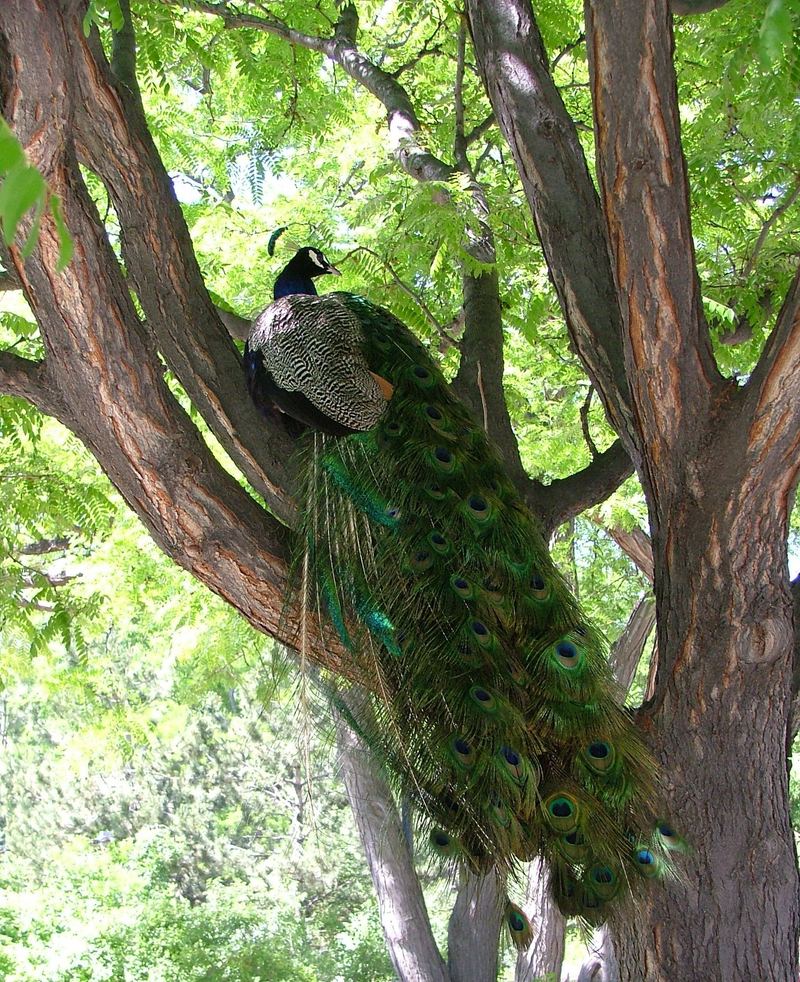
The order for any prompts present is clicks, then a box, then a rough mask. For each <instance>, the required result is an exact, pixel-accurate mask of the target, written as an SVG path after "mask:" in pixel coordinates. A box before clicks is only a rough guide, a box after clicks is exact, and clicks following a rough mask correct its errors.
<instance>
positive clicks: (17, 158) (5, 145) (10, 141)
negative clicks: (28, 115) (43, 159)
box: [0, 116, 25, 174]
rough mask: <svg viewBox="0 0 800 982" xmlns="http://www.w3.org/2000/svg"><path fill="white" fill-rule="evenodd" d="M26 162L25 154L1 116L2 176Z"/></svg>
mask: <svg viewBox="0 0 800 982" xmlns="http://www.w3.org/2000/svg"><path fill="white" fill-rule="evenodd" d="M24 162H25V153H24V151H23V149H22V147H21V146H20V143H19V140H18V139H17V138H16V137H15V136H14V134H13V133H12V132H11V129H10V127H9V125H8V123H7V122H6V121H5V120H4V119H3V118H2V116H0V174H7V173H8V171H10V170H11V169H12V168H13V167H17V166H18V165H19V164H23V163H24Z"/></svg>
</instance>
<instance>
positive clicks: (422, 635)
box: [245, 247, 682, 947]
mask: <svg viewBox="0 0 800 982" xmlns="http://www.w3.org/2000/svg"><path fill="white" fill-rule="evenodd" d="M338 272H339V271H338V270H337V269H336V268H335V267H334V266H332V265H331V263H329V262H328V260H327V259H326V258H325V256H324V255H323V254H322V253H321V252H320V251H319V250H318V249H314V248H310V247H307V248H304V249H300V251H299V252H298V253H297V254H296V255H295V256H294V258H293V259H292V260H291V262H290V263H289V264H288V265H287V266H286V268H285V269H284V270H283V271H282V273H281V274H280V275H279V277H278V279H277V281H276V283H275V298H276V299H275V302H274V303H273V304H271V305H270V306H269V307H267V309H266V310H264V311H263V312H262V313H261V314H260V315H259V316H258V318H257V319H256V321H255V322H254V325H253V328H252V331H251V334H250V337H249V340H248V343H247V347H246V350H245V370H246V374H247V381H248V387H249V390H250V393H251V395H252V397H253V399H254V400H255V402H256V404H257V405H258V406H259V407H260V408H261V409H262V411H264V412H267V413H268V412H270V411H274V409H275V407H277V409H278V410H280V412H281V413H284V414H287V415H289V416H290V417H292V418H293V419H294V420H297V421H299V423H301V424H302V425H303V426H304V427H306V428H309V429H310V430H311V432H310V433H308V434H307V435H306V436H305V437H304V438H303V441H301V442H302V443H303V444H304V451H303V458H302V462H301V464H300V471H301V477H300V491H299V495H298V503H299V508H300V513H301V521H300V528H299V530H298V531H299V536H298V541H299V542H300V543H301V548H302V551H303V555H302V557H301V560H300V566H301V567H302V569H303V570H304V574H305V575H304V576H303V582H304V586H303V590H304V602H305V603H307V604H308V605H309V607H310V608H312V609H315V610H316V611H318V613H319V616H321V617H327V618H328V619H329V620H330V622H331V623H332V624H333V627H334V628H335V631H336V633H337V634H338V636H339V638H340V639H341V641H342V642H343V644H344V645H345V646H346V647H347V648H348V649H349V651H350V652H351V654H352V657H353V659H354V661H355V663H356V664H357V666H358V667H359V669H360V671H361V673H362V674H363V677H364V678H365V679H368V680H369V682H370V689H371V691H372V696H371V699H370V701H369V704H368V705H367V706H366V707H365V708H364V709H363V710H357V709H353V708H352V706H350V707H349V708H348V705H349V704H345V702H342V703H341V705H340V708H341V709H342V710H343V711H344V712H345V713H346V715H347V716H348V718H349V721H350V723H351V724H352V725H353V726H354V728H355V729H356V730H357V732H359V733H360V734H361V735H362V737H363V738H364V740H365V741H366V743H367V745H368V746H369V747H370V748H371V749H372V751H373V752H374V753H375V754H377V756H378V758H379V759H380V760H381V762H382V763H383V765H384V767H385V769H386V771H387V772H388V774H389V775H390V776H391V777H392V778H393V779H394V782H395V784H396V786H397V788H398V790H399V791H400V792H401V793H402V794H404V795H407V796H408V797H409V798H410V800H411V801H413V802H414V804H415V806H416V811H417V813H418V814H419V816H420V821H421V823H422V824H423V825H424V829H425V832H426V834H427V839H428V842H429V844H430V848H431V850H432V852H433V853H434V854H436V855H438V856H441V857H444V858H445V859H449V860H452V861H453V862H454V863H455V864H457V865H460V866H461V867H462V868H467V869H469V870H472V871H474V872H476V873H481V872H487V871H488V870H489V869H490V868H492V867H496V868H498V869H500V870H502V871H509V872H512V873H513V872H514V871H515V870H516V869H517V868H518V866H519V864H520V862H522V861H526V860H530V859H532V858H533V857H534V856H536V855H541V856H543V857H545V858H546V859H547V861H548V864H549V867H550V870H551V874H550V875H551V890H552V893H553V895H554V897H555V899H556V901H557V903H558V906H559V907H560V909H561V911H562V912H563V913H564V914H565V915H567V916H575V917H579V918H581V919H582V920H583V921H584V922H585V923H587V924H590V925H595V924H599V923H601V922H602V921H604V920H605V919H606V917H607V915H608V913H609V911H610V910H611V909H612V904H611V901H612V900H614V899H615V898H622V897H624V896H631V895H633V894H635V892H636V890H637V888H638V884H640V883H643V882H644V881H646V880H648V879H651V878H654V877H657V876H659V875H661V874H663V873H664V872H665V871H666V870H668V869H670V868H671V863H670V858H669V855H670V852H671V851H674V850H675V849H679V848H681V847H682V840H680V838H679V837H678V836H677V835H676V833H675V832H674V831H673V830H672V829H671V828H670V827H669V825H668V823H667V822H666V821H664V820H661V819H659V818H658V814H659V808H658V804H657V802H658V797H657V792H656V787H655V783H656V782H655V777H654V774H655V766H654V762H653V760H652V759H651V757H650V756H649V754H648V752H647V750H646V749H645V747H644V746H643V744H642V742H641V740H640V738H639V736H638V734H637V731H636V729H635V727H634V725H633V722H632V720H631V718H630V716H629V714H628V712H627V711H626V710H625V709H623V708H621V705H620V693H619V692H618V691H617V690H616V687H615V684H614V681H613V679H612V676H611V673H610V670H609V667H608V664H607V660H606V649H605V644H604V641H603V639H602V637H600V636H599V635H598V633H597V632H596V631H595V630H593V629H592V627H591V626H590V625H588V624H587V623H586V622H585V621H584V619H583V617H582V615H581V611H580V609H579V607H578V605H577V603H576V601H575V600H574V598H573V597H572V595H571V593H570V591H569V589H568V587H567V585H566V583H565V582H564V580H563V578H562V577H561V576H560V575H559V573H558V572H557V571H556V569H555V568H554V566H553V564H552V562H551V560H550V557H549V554H548V550H547V547H546V545H545V543H544V541H543V539H542V536H541V533H540V532H539V529H538V527H537V524H536V522H535V520H534V519H533V517H532V516H531V514H530V513H529V511H528V510H527V509H526V507H525V505H524V504H523V502H522V500H521V499H520V496H519V494H518V493H517V491H516V490H515V488H514V486H513V485H512V483H511V482H510V480H509V479H508V477H507V476H506V474H505V472H504V469H503V465H502V463H501V461H500V459H499V456H498V454H497V453H496V452H495V450H494V449H493V448H492V447H491V445H490V444H489V442H488V441H487V438H486V436H485V434H484V431H483V430H482V429H481V428H480V427H479V426H477V425H476V424H475V422H474V420H473V419H472V418H471V416H470V414H469V412H468V411H467V409H466V408H465V407H464V406H463V405H462V404H461V403H460V402H459V401H458V399H456V398H455V396H454V395H453V394H452V393H451V392H450V390H449V388H448V385H447V383H446V381H445V379H444V377H443V376H442V374H441V372H440V371H439V369H438V367H437V366H436V364H435V363H434V362H433V360H432V359H431V358H430V357H429V355H428V354H427V353H426V350H425V348H424V347H423V345H422V344H421V343H420V342H419V341H418V340H417V339H416V338H415V337H414V336H413V334H412V333H411V332H410V331H409V330H408V329H407V328H406V327H405V326H404V325H403V324H402V323H401V322H400V321H398V320H397V319H396V318H395V317H394V316H393V315H392V314H390V313H389V312H388V311H387V310H384V309H383V308H381V307H379V306H376V305H375V304H372V303H370V302H369V301H368V300H365V299H364V298H362V297H360V296H355V295H353V294H349V293H330V294H326V295H324V296H322V297H320V296H317V291H316V288H315V286H314V279H315V278H316V277H318V276H321V275H323V274H326V273H327V274H333V275H337V274H338ZM506 923H507V926H508V929H509V931H510V934H511V936H512V939H513V940H514V941H515V943H516V944H517V945H518V946H519V947H525V946H526V945H527V944H528V942H529V941H530V925H529V922H528V920H527V918H526V917H525V915H524V914H523V913H522V911H521V910H520V909H519V908H518V907H517V906H515V905H514V904H511V903H509V904H508V906H507V908H506Z"/></svg>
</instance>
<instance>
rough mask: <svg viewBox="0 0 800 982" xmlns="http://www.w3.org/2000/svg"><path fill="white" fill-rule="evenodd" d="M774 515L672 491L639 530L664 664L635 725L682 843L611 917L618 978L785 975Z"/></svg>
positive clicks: (651, 980)
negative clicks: (675, 874) (668, 866)
mask: <svg viewBox="0 0 800 982" xmlns="http://www.w3.org/2000/svg"><path fill="white" fill-rule="evenodd" d="M680 500H681V502H683V500H684V499H682V498H681V499H680ZM778 521H779V519H778V516H776V515H774V514H770V512H769V510H768V508H767V507H765V508H764V509H763V511H761V512H760V513H758V514H754V513H753V512H752V511H751V510H750V509H749V508H748V507H747V502H746V501H742V500H734V501H732V502H720V503H719V507H718V508H717V509H715V510H714V511H713V512H712V511H711V510H710V509H709V508H708V507H703V508H702V509H698V508H696V507H695V508H687V507H685V504H682V503H680V504H679V503H678V502H676V503H675V507H674V508H671V509H670V514H669V515H668V517H667V520H666V522H665V525H664V527H663V530H660V531H658V532H657V533H656V534H655V535H654V549H655V554H656V573H657V575H656V591H657V597H658V603H659V609H660V610H661V612H662V617H661V622H660V624H659V632H658V633H659V650H660V651H662V652H665V653H666V658H665V659H664V660H665V661H667V662H668V663H669V664H671V666H672V671H671V672H670V674H669V675H667V674H666V673H665V672H662V673H660V674H659V678H658V682H657V688H656V696H655V705H654V707H653V712H652V716H651V717H650V718H649V719H647V720H646V725H647V728H648V732H649V734H650V739H651V741H652V745H653V747H654V749H655V750H656V752H657V753H658V756H659V757H660V758H661V759H662V761H663V762H664V773H665V775H666V777H667V780H668V782H669V787H668V793H669V811H670V814H669V820H670V821H671V822H672V823H673V824H674V825H675V826H676V827H678V828H679V829H680V830H681V831H682V832H683V833H685V835H686V837H687V839H688V840H689V844H690V851H689V852H688V854H687V855H685V856H680V857H678V859H677V864H676V865H677V867H678V871H679V879H675V880H668V881H667V883H666V884H665V887H664V892H661V891H653V892H651V893H650V894H649V895H648V896H647V897H646V898H645V900H644V905H643V906H644V910H643V912H642V913H643V915H644V916H643V918H642V919H640V918H638V917H637V918H636V919H631V920H629V921H621V922H620V923H617V924H616V925H615V929H616V939H617V942H618V943H617V950H618V953H619V959H620V973H621V978H622V979H625V980H633V979H636V980H639V979H646V980H648V982H656V980H663V979H673V978H674V979H687V980H689V979H697V980H700V979H703V980H705V979H725V980H727V979H743V980H744V979H747V980H749V979H770V980H775V982H784V980H785V982H795V980H796V978H797V932H798V926H799V925H798V878H797V865H796V857H795V849H794V839H793V835H792V831H791V828H790V826H789V818H788V815H789V812H788V807H789V803H788V785H787V761H786V732H787V725H788V719H789V710H790V694H791V686H790V678H791V654H792V644H791V637H792V605H791V598H790V595H789V591H788V585H787V581H786V577H785V573H782V570H785V562H786V557H785V554H784V549H783V545H782V543H783V535H782V534H781V532H782V530H781V529H776V528H775V524H776V522H778ZM753 528H758V529H759V535H757V536H754V535H753V534H752V529H753ZM676 545H678V549H677V550H676ZM664 893H666V896H664ZM665 911H666V913H665ZM642 920H644V922H645V923H648V924H651V925H653V929H652V930H643V925H642Z"/></svg>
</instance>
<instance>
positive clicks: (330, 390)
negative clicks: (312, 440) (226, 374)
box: [248, 294, 386, 430]
mask: <svg viewBox="0 0 800 982" xmlns="http://www.w3.org/2000/svg"><path fill="white" fill-rule="evenodd" d="M248 346H249V348H250V349H252V350H259V351H261V353H262V355H263V358H264V368H265V369H266V370H267V371H268V372H269V373H270V375H271V376H272V378H273V379H274V381H275V384H276V385H277V386H278V387H279V388H281V389H284V390H286V391H287V392H300V393H302V395H303V396H305V398H306V399H308V401H309V402H310V403H311V404H312V405H313V406H314V407H315V408H316V409H318V410H319V411H320V412H321V413H323V414H324V415H325V416H326V417H328V418H329V419H331V420H334V421H335V422H337V423H340V424H341V425H342V426H345V427H348V428H349V429H351V430H368V429H371V428H372V427H373V426H375V424H376V423H377V422H378V420H379V419H380V417H381V415H382V414H383V411H384V409H385V408H386V399H385V398H384V395H383V393H382V392H381V389H380V386H379V384H378V382H377V381H376V379H375V377H374V376H373V375H372V374H371V373H370V371H369V368H368V366H367V362H366V360H365V358H364V355H363V352H362V349H363V346H364V337H363V334H362V330H361V326H360V323H359V319H358V317H357V316H356V314H355V313H354V312H353V311H351V310H349V309H348V308H347V307H346V306H344V304H342V303H341V302H340V301H339V300H338V299H337V298H336V297H331V296H324V297H315V296H308V295H303V294H295V295H292V296H288V297H283V298H282V299H280V300H276V301H275V303H272V304H270V306H269V307H267V309H266V310H264V311H263V312H262V313H261V314H259V316H258V317H257V318H256V320H255V323H254V324H253V329H252V331H251V333H250V337H249V339H248Z"/></svg>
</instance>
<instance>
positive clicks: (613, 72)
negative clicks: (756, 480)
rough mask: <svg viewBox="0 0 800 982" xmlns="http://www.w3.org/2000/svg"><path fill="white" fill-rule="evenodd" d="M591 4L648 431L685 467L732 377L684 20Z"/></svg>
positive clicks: (621, 273)
mask: <svg viewBox="0 0 800 982" xmlns="http://www.w3.org/2000/svg"><path fill="white" fill-rule="evenodd" d="M586 11H587V23H586V31H587V38H588V53H589V75H590V80H591V85H592V97H593V103H594V111H595V133H596V146H597V161H598V175H599V181H600V189H601V197H602V200H603V206H604V212H605V217H606V224H607V230H608V238H609V245H610V249H611V256H612V260H613V263H614V277H615V282H616V284H617V287H618V290H619V296H620V298H621V302H622V319H623V324H624V329H625V334H626V338H625V352H626V359H627V360H628V363H629V371H628V376H629V378H630V379H631V385H632V397H633V399H634V402H635V405H636V414H637V422H638V429H639V431H640V439H641V440H642V441H643V442H644V443H646V444H647V445H648V447H649V452H648V458H649V459H650V460H651V461H659V462H660V464H661V466H662V467H669V466H672V465H673V464H675V463H677V464H679V465H681V466H682V465H683V462H684V460H685V458H686V457H687V444H691V445H692V446H694V444H696V443H697V441H698V440H700V439H701V438H702V437H703V436H704V434H705V425H704V424H705V423H706V421H707V420H708V417H709V414H710V412H711V410H712V406H713V404H714V403H715V401H716V400H717V398H718V397H719V395H720V393H721V392H722V391H723V390H724V388H726V387H727V386H728V385H729V384H730V383H726V382H725V380H724V379H723V378H722V376H721V375H720V373H719V371H718V369H717V366H716V363H715V361H714V357H713V354H712V352H711V342H710V338H709V333H708V327H707V325H706V322H705V318H704V315H703V309H702V303H701V297H700V288H699V281H698V277H697V273H696V267H695V256H694V242H693V239H692V230H691V223H690V218H689V187H688V179H687V175H686V165H685V160H684V157H683V154H682V151H681V142H680V121H679V112H678V93H677V85H676V81H675V70H674V66H673V63H672V48H673V42H672V18H671V16H670V13H669V7H668V4H667V0H643V2H642V3H637V4H630V3H627V2H626V0H610V2H606V0H603V2H602V3H598V2H597V0H589V2H588V3H587V7H586ZM632 94H633V95H632ZM689 413H690V414H691V419H689V418H688V417H687V414H689Z"/></svg>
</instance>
